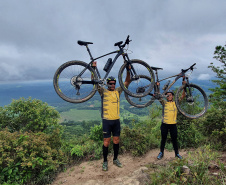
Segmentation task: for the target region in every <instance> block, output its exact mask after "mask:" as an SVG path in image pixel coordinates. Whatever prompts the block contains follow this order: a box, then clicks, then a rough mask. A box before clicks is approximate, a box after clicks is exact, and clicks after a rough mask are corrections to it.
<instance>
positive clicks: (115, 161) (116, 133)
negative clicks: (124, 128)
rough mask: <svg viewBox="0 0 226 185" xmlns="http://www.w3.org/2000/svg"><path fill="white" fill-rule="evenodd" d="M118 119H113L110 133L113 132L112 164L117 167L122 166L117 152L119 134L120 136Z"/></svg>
mask: <svg viewBox="0 0 226 185" xmlns="http://www.w3.org/2000/svg"><path fill="white" fill-rule="evenodd" d="M120 130H121V128H120V121H119V119H118V120H115V121H114V125H113V130H112V134H113V143H114V144H113V149H114V159H113V164H115V165H116V166H118V167H122V164H121V163H120V161H119V160H118V152H119V141H120V139H119V136H120Z"/></svg>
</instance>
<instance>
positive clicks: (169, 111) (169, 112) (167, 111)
mask: <svg viewBox="0 0 226 185" xmlns="http://www.w3.org/2000/svg"><path fill="white" fill-rule="evenodd" d="M166 95H167V101H165V100H163V99H162V100H160V103H161V104H162V106H163V110H162V125H161V137H162V139H161V146H160V153H159V154H158V157H157V159H159V160H160V159H162V158H163V156H164V148H165V144H166V139H167V134H168V130H169V131H170V136H171V140H172V143H173V148H174V151H175V157H177V158H179V159H182V156H181V155H180V154H179V151H178V145H177V126H176V123H177V107H176V104H175V102H174V101H173V97H174V93H173V91H168V92H167V93H166ZM184 96H185V92H183V94H182V97H181V99H183V98H184Z"/></svg>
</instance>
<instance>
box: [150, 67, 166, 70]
mask: <svg viewBox="0 0 226 185" xmlns="http://www.w3.org/2000/svg"><path fill="white" fill-rule="evenodd" d="M151 68H152V69H153V70H155V71H157V70H159V69H160V70H162V69H163V68H159V67H151Z"/></svg>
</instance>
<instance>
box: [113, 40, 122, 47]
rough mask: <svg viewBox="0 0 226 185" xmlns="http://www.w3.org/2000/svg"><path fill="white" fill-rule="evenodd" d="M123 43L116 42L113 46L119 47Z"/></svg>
mask: <svg viewBox="0 0 226 185" xmlns="http://www.w3.org/2000/svg"><path fill="white" fill-rule="evenodd" d="M122 43H123V41H120V42H116V43H115V45H114V46H120V45H121V44H122Z"/></svg>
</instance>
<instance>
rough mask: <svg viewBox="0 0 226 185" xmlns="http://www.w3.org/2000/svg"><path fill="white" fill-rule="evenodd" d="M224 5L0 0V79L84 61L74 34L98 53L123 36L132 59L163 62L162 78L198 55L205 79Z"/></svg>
mask: <svg viewBox="0 0 226 185" xmlns="http://www.w3.org/2000/svg"><path fill="white" fill-rule="evenodd" d="M225 7H226V1H225V0H181V1H179V0H163V1H160V0H139V1H138V0H111V1H110V0H20V1H18V0H7V1H6V0H0V64H1V65H0V82H14V81H17V80H19V81H27V80H44V79H45V80H47V79H52V78H53V75H54V72H55V71H56V69H57V68H58V67H59V66H60V65H61V64H63V63H64V62H67V61H69V60H75V59H77V60H82V61H85V62H88V61H89V56H88V54H87V52H86V50H85V48H84V47H81V46H79V45H78V44H77V40H84V41H90V42H93V43H94V44H93V45H90V50H91V52H92V54H93V56H94V57H97V56H100V55H103V54H105V53H107V52H111V51H113V50H116V49H117V48H116V47H114V43H115V42H118V41H121V40H122V41H124V40H125V38H126V36H127V35H130V38H131V39H132V42H131V44H130V46H129V50H131V51H130V53H131V54H130V55H129V56H130V58H131V59H132V58H137V59H141V60H144V61H146V62H147V63H148V64H149V65H151V66H155V67H162V68H164V71H161V74H160V75H161V76H162V77H163V76H166V75H174V74H175V73H178V72H179V71H180V69H182V68H187V67H189V66H190V65H192V64H193V63H195V62H196V63H197V65H196V66H197V69H196V70H195V71H194V72H193V75H192V76H193V78H195V79H199V80H209V79H211V78H213V76H214V74H213V73H212V72H211V70H210V69H208V68H207V66H208V65H209V64H210V62H213V61H214V62H215V60H214V59H213V53H214V49H215V46H216V45H225V43H226V9H225ZM106 61H107V58H103V59H100V60H99V61H97V62H98V66H100V68H102V67H103V66H104V63H105V62H106ZM216 64H219V63H217V62H216ZM117 65H118V66H121V62H120V61H119V62H118V63H117ZM114 69H115V70H118V68H117V67H115V68H114ZM115 72H117V71H115Z"/></svg>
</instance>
